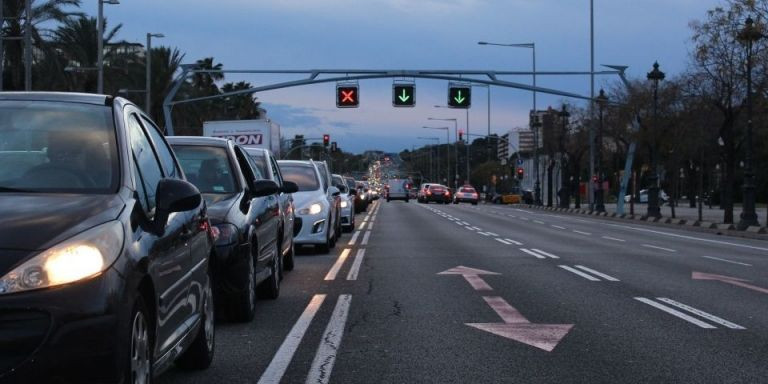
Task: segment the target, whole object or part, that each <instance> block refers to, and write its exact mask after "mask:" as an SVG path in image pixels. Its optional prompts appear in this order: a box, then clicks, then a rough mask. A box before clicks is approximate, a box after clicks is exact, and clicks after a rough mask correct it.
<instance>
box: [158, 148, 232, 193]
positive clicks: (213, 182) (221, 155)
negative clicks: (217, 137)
mask: <svg viewBox="0 0 768 384" xmlns="http://www.w3.org/2000/svg"><path fill="white" fill-rule="evenodd" d="M173 151H174V152H176V157H177V158H178V159H179V163H181V168H182V169H183V170H184V173H185V174H186V175H187V179H188V180H189V181H190V182H191V183H192V184H194V185H195V186H196V187H197V189H199V190H200V192H201V193H216V194H230V193H235V192H237V191H238V186H237V183H235V175H234V173H233V172H232V165H231V164H230V162H229V157H228V156H227V150H226V149H224V148H221V147H206V146H202V145H174V146H173Z"/></svg>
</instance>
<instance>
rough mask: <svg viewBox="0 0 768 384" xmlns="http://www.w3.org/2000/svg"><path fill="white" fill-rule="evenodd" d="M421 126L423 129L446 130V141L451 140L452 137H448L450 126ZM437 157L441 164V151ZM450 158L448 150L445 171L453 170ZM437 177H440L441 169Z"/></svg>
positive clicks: (438, 162)
mask: <svg viewBox="0 0 768 384" xmlns="http://www.w3.org/2000/svg"><path fill="white" fill-rule="evenodd" d="M421 128H423V129H439V130H445V142H446V143H448V142H449V141H450V138H449V137H448V135H449V132H450V128H449V127H427V126H424V127H421ZM437 158H438V161H437V164H440V160H439V159H440V154H439V153H438V155H437ZM449 158H450V154H449V153H448V150H446V154H445V160H446V162H445V173H450V172H451V170H450V165H451V164H450V161H449ZM437 177H438V178H439V177H440V172H439V171H438V172H437Z"/></svg>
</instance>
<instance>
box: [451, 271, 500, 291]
mask: <svg viewBox="0 0 768 384" xmlns="http://www.w3.org/2000/svg"><path fill="white" fill-rule="evenodd" d="M438 275H461V276H462V277H464V280H466V281H467V283H469V285H471V286H472V288H474V289H475V291H493V288H491V286H490V285H488V283H486V282H485V280H483V279H482V278H481V277H480V275H498V273H496V272H488V271H484V270H482V269H475V268H468V267H465V266H463V265H460V266H458V267H456V268H451V269H449V270H447V271H443V272H440V273H438Z"/></svg>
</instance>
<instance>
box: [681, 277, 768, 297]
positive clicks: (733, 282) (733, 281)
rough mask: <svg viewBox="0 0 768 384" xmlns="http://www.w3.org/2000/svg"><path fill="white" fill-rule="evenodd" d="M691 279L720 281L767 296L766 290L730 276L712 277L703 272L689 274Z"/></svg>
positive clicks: (767, 290) (767, 291)
mask: <svg viewBox="0 0 768 384" xmlns="http://www.w3.org/2000/svg"><path fill="white" fill-rule="evenodd" d="M691 278H692V279H693V280H716V281H720V282H723V283H726V284H731V285H735V286H737V287H742V288H747V289H751V290H753V291H757V292H760V293H765V294H768V288H763V287H758V286H756V285H752V284H747V283H746V282H747V281H749V280H746V279H740V278H738V277H730V276H723V275H714V274H711V273H703V272H693V273H691Z"/></svg>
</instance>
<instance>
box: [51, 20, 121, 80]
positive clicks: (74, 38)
mask: <svg viewBox="0 0 768 384" xmlns="http://www.w3.org/2000/svg"><path fill="white" fill-rule="evenodd" d="M106 25H107V22H106V20H104V26H105V29H106ZM120 28H122V24H118V25H117V26H116V27H114V28H112V30H110V31H109V32H107V33H105V34H104V45H105V46H109V43H110V41H112V40H113V39H114V38H115V36H116V35H117V33H118V32H119V31H120ZM98 40H99V29H98V24H97V20H96V18H95V17H86V16H80V17H77V18H74V19H73V18H69V19H66V20H64V22H63V25H61V26H60V27H59V28H57V29H56V30H55V31H53V41H52V44H51V45H52V46H53V47H55V48H56V51H57V52H59V53H60V54H61V55H62V56H63V59H64V60H65V62H64V66H70V67H84V68H86V67H90V68H93V67H96V65H97V62H98V51H99V49H98ZM118 55H120V53H117V52H116V51H114V50H106V52H105V55H104V61H105V62H106V63H110V64H112V65H111V66H112V67H114V66H115V65H114V64H115V63H116V62H121V61H122V62H123V65H126V63H124V61H126V58H119V57H118ZM120 59H122V60H120ZM127 60H128V61H135V59H131V58H127ZM107 68H109V66H107ZM123 68H125V67H123ZM62 73H63V72H59V73H58V75H61V74H62ZM65 77H66V78H67V79H68V80H69V84H70V87H69V89H68V90H70V91H81V92H88V91H90V92H93V91H95V90H96V73H95V71H88V72H84V73H81V72H73V73H70V74H68V75H67V76H65Z"/></svg>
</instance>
